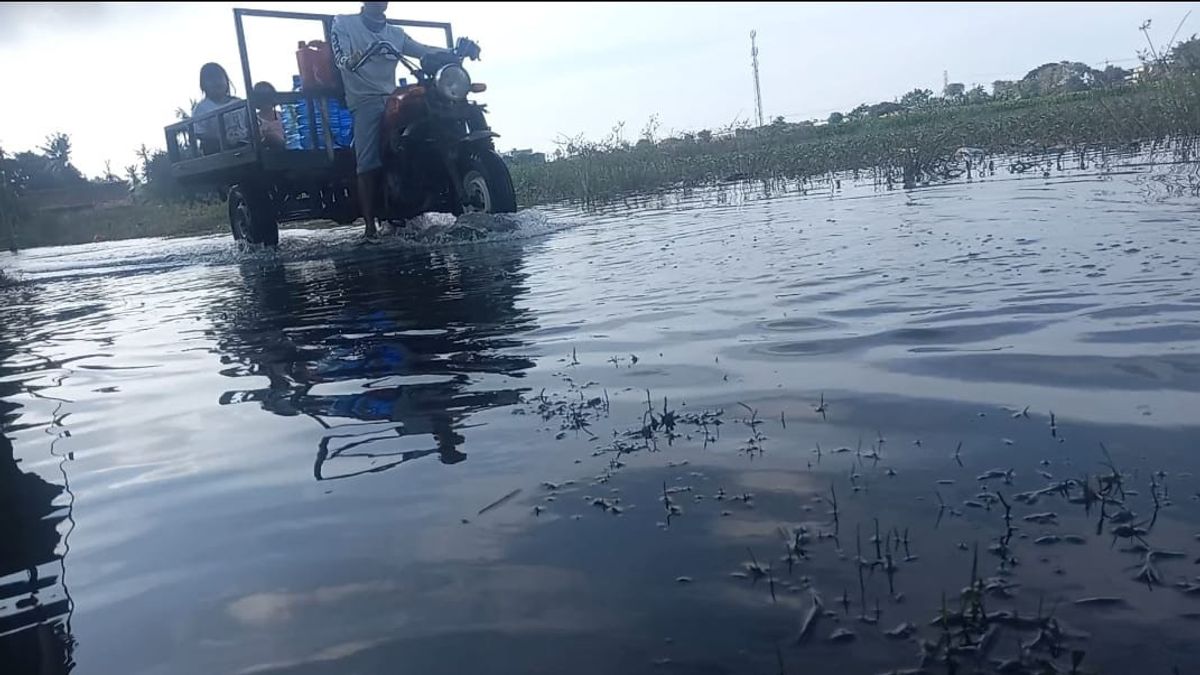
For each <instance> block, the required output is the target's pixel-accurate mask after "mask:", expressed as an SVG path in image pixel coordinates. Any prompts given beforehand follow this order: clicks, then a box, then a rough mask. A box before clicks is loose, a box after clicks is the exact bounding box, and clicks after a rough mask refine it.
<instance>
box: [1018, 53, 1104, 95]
mask: <svg viewBox="0 0 1200 675" xmlns="http://www.w3.org/2000/svg"><path fill="white" fill-rule="evenodd" d="M1095 73H1096V71H1095V70H1093V69H1092V67H1091V66H1089V65H1087V64H1086V63H1079V62H1077V61H1060V62H1058V63H1045V64H1042V65H1040V66H1038V67H1037V68H1034V69H1033V70H1031V71H1029V72H1028V73H1026V75H1025V77H1023V78H1021V94H1022V95H1026V96H1050V95H1053V94H1064V93H1068V92H1073V91H1085V90H1087V89H1089V88H1090V87H1091V86H1092V84H1093V82H1095V81H1096V74H1095Z"/></svg>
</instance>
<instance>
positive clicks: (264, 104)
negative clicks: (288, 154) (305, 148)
mask: <svg viewBox="0 0 1200 675" xmlns="http://www.w3.org/2000/svg"><path fill="white" fill-rule="evenodd" d="M253 99H254V109H255V110H256V111H257V112H258V133H259V137H260V139H261V140H262V144H263V145H264V146H266V147H268V148H271V149H274V150H283V149H284V148H286V147H287V142H286V140H285V139H284V137H283V122H282V121H281V120H280V119H279V111H278V110H277V109H276V107H275V87H274V86H273V85H272V84H271V83H270V82H259V83H258V84H256V85H254V95H253Z"/></svg>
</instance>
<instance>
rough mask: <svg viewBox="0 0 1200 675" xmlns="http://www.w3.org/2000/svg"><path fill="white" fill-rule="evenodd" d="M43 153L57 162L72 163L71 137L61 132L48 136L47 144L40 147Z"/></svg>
mask: <svg viewBox="0 0 1200 675" xmlns="http://www.w3.org/2000/svg"><path fill="white" fill-rule="evenodd" d="M39 149H40V150H41V151H42V155H43V156H44V157H45V158H46V159H48V160H50V161H51V162H54V163H56V164H70V163H71V137H70V136H68V135H66V134H64V133H62V132H59V133H54V134H50V135H49V136H47V137H46V144H45V145H43V146H42V147H41V148H39Z"/></svg>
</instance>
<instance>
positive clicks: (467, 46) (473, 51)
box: [454, 37, 480, 61]
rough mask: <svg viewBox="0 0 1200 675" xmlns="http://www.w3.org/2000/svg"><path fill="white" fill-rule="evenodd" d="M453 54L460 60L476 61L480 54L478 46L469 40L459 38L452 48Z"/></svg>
mask: <svg viewBox="0 0 1200 675" xmlns="http://www.w3.org/2000/svg"><path fill="white" fill-rule="evenodd" d="M454 53H455V54H456V55H457V56H459V57H460V58H464V59H471V60H472V61H478V60H479V53H480V49H479V44H478V43H476V42H475V41H474V40H472V39H470V38H465V37H464V38H459V39H458V44H456V45H455V46H454Z"/></svg>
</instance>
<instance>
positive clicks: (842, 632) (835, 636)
mask: <svg viewBox="0 0 1200 675" xmlns="http://www.w3.org/2000/svg"><path fill="white" fill-rule="evenodd" d="M857 638H858V634H857V633H855V632H854V631H852V630H850V629H849V628H838V629H837V630H835V631H833V632H832V633H830V634H829V641H830V642H835V643H842V642H853V641H854V640H855V639H857Z"/></svg>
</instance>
